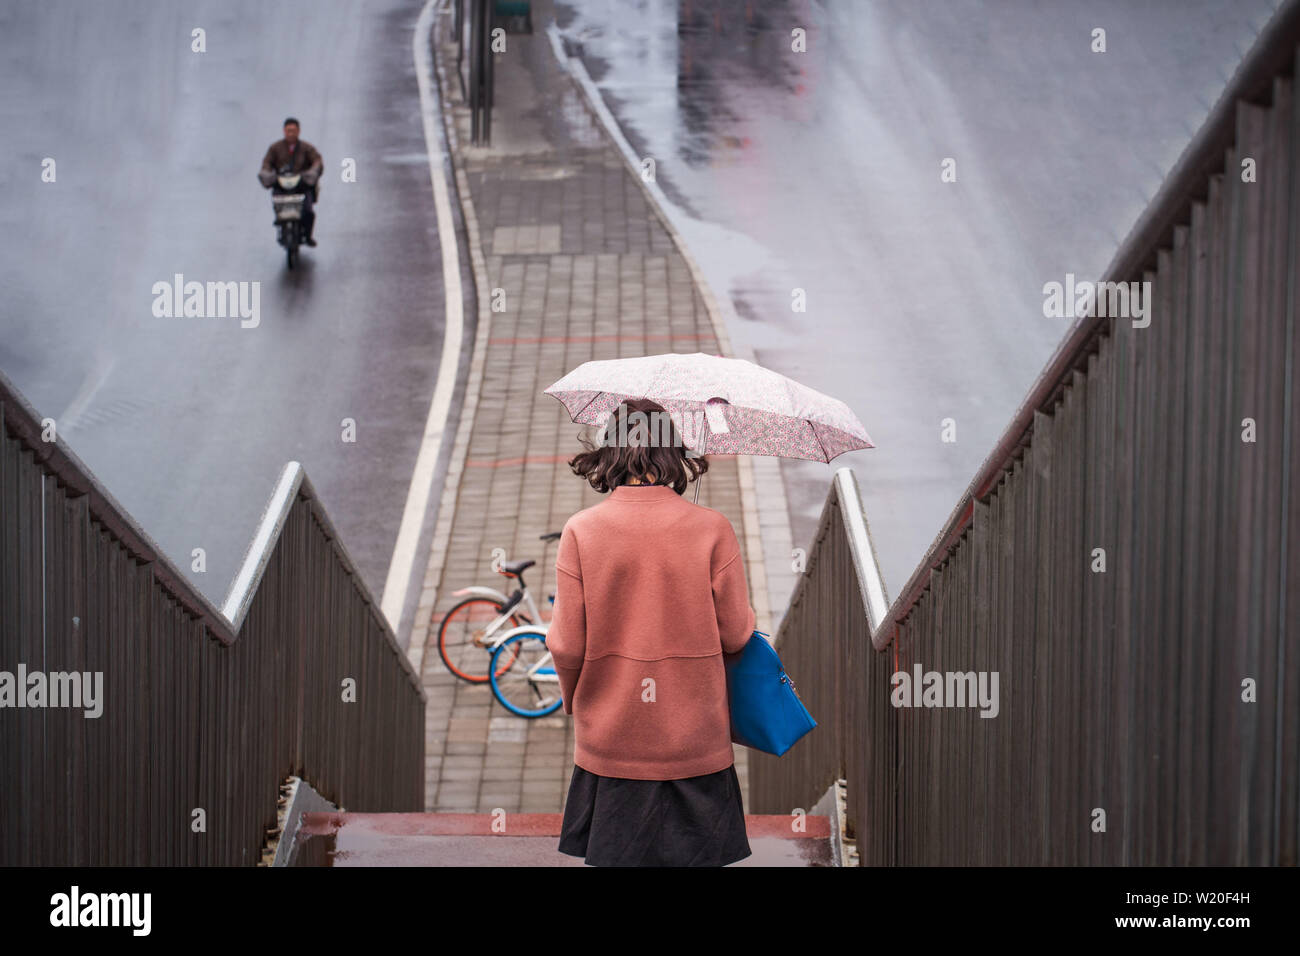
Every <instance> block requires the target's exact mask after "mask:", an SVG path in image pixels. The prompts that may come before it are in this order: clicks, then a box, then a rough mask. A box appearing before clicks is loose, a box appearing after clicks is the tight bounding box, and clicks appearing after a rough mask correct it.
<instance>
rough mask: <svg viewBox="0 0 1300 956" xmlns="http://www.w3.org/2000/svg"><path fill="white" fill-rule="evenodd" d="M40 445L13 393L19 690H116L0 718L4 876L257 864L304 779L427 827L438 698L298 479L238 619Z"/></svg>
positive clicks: (4, 612) (262, 544) (240, 589)
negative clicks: (409, 815) (292, 786)
mask: <svg viewBox="0 0 1300 956" xmlns="http://www.w3.org/2000/svg"><path fill="white" fill-rule="evenodd" d="M42 427H43V425H42V420H41V419H40V418H39V416H38V415H37V414H36V412H35V411H34V410H33V409H32V408H31V407H30V406H29V405H28V404H27V402H26V401H25V400H24V399H23V398H22V396H21V395H19V393H18V392H17V390H16V389H15V388H14V387H13V385H12V384H11V383H10V382H9V380H8V379H7V378H5V377H4V376H3V375H0V671H7V672H9V673H10V674H13V675H15V677H16V675H17V672H18V670H19V668H20V667H22V668H23V669H24V670H25V671H26V672H27V674H29V675H30V674H33V673H34V672H40V674H42V675H44V676H45V677H46V678H47V679H49V681H50V682H49V688H50V689H51V691H52V689H53V687H54V686H55V681H56V680H57V679H56V678H54V677H53V675H56V674H72V673H77V674H89V675H95V674H100V675H102V685H101V686H100V689H99V692H98V694H95V693H94V692H93V687H94V681H95V678H94V677H93V676H92V677H91V679H90V680H89V681H87V682H86V686H85V687H81V688H75V689H78V690H80V691H81V692H82V696H80V697H76V696H75V695H72V696H70V697H65V698H63V699H61V700H60V701H57V702H56V701H54V700H53V699H51V698H48V697H47V698H46V699H45V701H44V703H45V704H46V706H30V707H22V708H19V707H5V708H3V709H0V768H3V773H0V865H27V864H45V865H49V864H53V865H76V866H86V865H104V864H108V865H119V864H180V865H186V864H243V863H247V864H253V863H256V862H257V861H258V859H259V851H260V849H261V847H262V845H263V844H264V843H265V841H266V836H267V831H268V830H269V829H271V828H273V827H274V826H275V821H276V800H277V797H278V794H279V786H280V784H281V782H282V781H283V780H284V779H285V778H286V777H288V776H290V775H297V776H300V777H302V778H304V779H306V780H308V781H309V782H310V783H311V784H312V786H313V787H314V788H315V789H316V790H317V791H319V792H320V793H321V794H322V795H324V796H325V797H326V798H327V799H329V800H330V801H331V802H333V803H336V804H338V805H341V806H346V807H348V808H349V809H356V810H371V811H378V810H418V809H421V808H422V805H423V790H424V759H423V757H424V707H425V696H424V692H423V690H422V689H421V687H420V682H419V680H418V679H417V676H416V675H415V673H414V672H413V671H412V669H411V665H410V664H409V663H408V661H407V659H406V655H405V654H404V653H403V652H402V650H401V648H400V647H399V646H398V645H397V642H396V639H395V638H394V636H393V633H392V631H391V629H390V628H389V626H388V624H387V622H386V621H385V620H384V618H383V617H382V616H381V614H380V613H379V611H378V604H377V602H375V600H374V599H373V597H372V596H371V595H370V593H369V592H368V590H367V588H366V586H365V584H364V582H363V581H362V580H361V578H360V577H359V576H358V575H357V574H356V571H355V569H354V567H353V565H352V563H351V562H350V561H349V559H348V557H347V554H346V552H345V551H344V550H343V547H342V543H341V542H340V541H339V538H338V535H337V533H336V532H335V531H334V529H333V527H332V526H331V525H330V522H329V519H328V517H327V516H326V515H325V512H324V509H323V508H322V507H321V505H320V502H319V500H318V499H317V497H316V494H315V492H314V490H313V489H312V486H311V483H310V482H309V481H308V480H307V476H306V475H305V474H304V472H303V470H302V468H301V466H300V465H299V464H298V463H297V462H290V463H289V464H288V465H286V467H285V469H284V471H283V473H282V475H281V477H280V480H279V482H278V483H277V486H276V490H275V493H274V495H273V496H272V499H271V502H270V504H269V505H268V507H267V509H266V512H265V514H264V516H263V519H262V522H261V526H260V528H259V530H258V533H257V535H256V536H255V538H254V541H253V543H252V545H251V546H250V548H249V551H248V554H247V555H246V557H245V561H244V564H243V567H242V568H241V570H240V572H239V574H238V575H237V576H236V579H235V583H234V585H232V588H231V594H230V597H229V598H228V599H227V601H226V605H225V607H226V613H223V612H222V611H219V610H217V609H216V608H214V607H213V606H212V605H211V604H210V603H209V602H208V601H207V600H206V599H205V598H204V597H203V596H202V595H201V594H200V593H198V592H197V591H196V590H195V589H194V588H193V587H192V586H191V585H190V584H189V582H188V581H187V580H186V579H185V578H184V577H183V575H182V574H181V573H180V572H179V571H177V569H176V568H175V567H174V566H173V565H172V564H171V563H170V562H169V561H168V560H167V558H166V557H165V556H164V555H163V554H162V553H161V552H160V550H159V549H158V547H157V545H155V544H154V543H153V542H152V541H151V540H150V539H149V538H148V536H147V535H146V534H145V533H144V532H143V531H141V530H140V529H139V528H138V527H137V526H136V525H135V524H134V523H133V522H132V520H131V519H130V518H129V517H128V516H127V514H126V512H125V511H124V510H123V509H122V508H121V507H120V506H119V505H118V504H117V502H116V501H114V500H113V498H112V497H111V496H110V495H109V494H108V492H107V491H105V490H104V489H103V488H102V487H101V486H100V485H99V484H98V483H97V482H96V481H95V479H94V477H93V476H92V475H91V474H90V472H89V470H88V469H87V468H86V467H85V465H83V464H82V463H81V461H79V460H78V459H77V458H76V456H75V455H74V454H73V453H72V452H71V451H70V450H69V449H68V447H67V446H66V445H65V444H64V443H63V442H62V440H58V441H45V440H43V436H42ZM227 615H229V616H227ZM63 686H64V688H65V689H67V690H69V691H72V690H74V688H73V686H72V679H71V678H66V679H64V685H63ZM20 690H21V691H22V692H27V691H28V688H20ZM88 690H89V691H90V693H89V694H87V693H86V691H88ZM90 697H96V698H97V702H96V703H95V704H94V706H93V707H90V708H87V707H84V706H83V707H71V706H52V705H53V704H55V703H61V704H66V703H67V702H68V700H69V699H71V700H72V701H73V702H77V701H80V702H81V703H83V704H85V703H88V702H89V698H90ZM26 700H32V701H36V702H40V701H39V699H38V698H25V701H26ZM94 709H99V710H100V713H99V715H98V716H91V714H92V713H93V711H94Z"/></svg>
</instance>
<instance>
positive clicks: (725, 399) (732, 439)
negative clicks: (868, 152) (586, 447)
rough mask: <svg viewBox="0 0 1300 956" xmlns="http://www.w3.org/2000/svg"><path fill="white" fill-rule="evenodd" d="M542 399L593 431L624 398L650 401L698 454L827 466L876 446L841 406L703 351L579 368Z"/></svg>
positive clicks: (747, 365)
mask: <svg viewBox="0 0 1300 956" xmlns="http://www.w3.org/2000/svg"><path fill="white" fill-rule="evenodd" d="M546 394H547V395H553V396H555V397H556V398H557V399H559V400H560V401H561V402H562V403H563V404H564V407H565V408H566V409H567V410H568V412H569V417H570V418H572V419H573V421H574V422H576V423H578V424H584V425H595V426H601V425H603V424H604V423H605V420H606V419H607V418H608V417H609V414H610V412H612V411H613V410H614V409H615V408H617V407H618V404H619V403H620V402H622V401H623V400H624V399H628V398H648V399H650V400H651V401H654V402H658V403H659V404H660V405H662V406H663V407H664V409H665V411H667V412H668V414H669V417H671V418H672V422H673V425H674V427H676V428H677V429H678V431H679V433H680V435H681V439H682V443H683V444H684V445H686V447H687V448H689V449H692V450H693V451H695V452H696V453H698V454H705V453H711V454H718V455H771V456H775V457H778V458H802V459H805V460H807V461H826V462H829V461H830V460H831V459H833V458H835V457H837V456H839V455H842V454H844V453H845V452H848V451H853V450H855V449H858V448H874V447H875V445H874V444H873V443H872V441H871V439H870V438H869V437H868V436H867V431H866V429H865V428H863V426H862V423H861V422H860V421H858V419H857V416H856V415H854V414H853V412H852V411H850V410H849V407H848V406H847V405H845V404H844V403H843V402H841V401H840V400H838V399H835V398H831V397H830V396H828V395H823V394H822V393H821V392H818V391H815V390H814V389H811V388H808V387H807V386H806V385H801V384H799V383H798V382H796V381H794V380H793V379H790V378H787V377H786V376H784V375H781V374H779V373H777V372H773V371H772V370H770V369H766V368H763V367H762V366H761V365H755V364H754V363H753V362H747V361H745V360H744V359H733V358H723V357H722V356H720V355H706V354H704V353H703V352H694V353H691V354H678V353H668V354H665V355H646V356H642V357H640V358H626V359H609V360H606V361H597V362H584V363H583V364H582V365H579V366H578V367H577V368H576V369H574V370H573V371H572V372H570V373H569V374H568V375H566V376H564V378H562V379H560V380H559V381H558V382H556V383H555V384H554V385H552V386H550V387H549V388H548V389H546ZM696 492H697V494H698V487H697V489H696Z"/></svg>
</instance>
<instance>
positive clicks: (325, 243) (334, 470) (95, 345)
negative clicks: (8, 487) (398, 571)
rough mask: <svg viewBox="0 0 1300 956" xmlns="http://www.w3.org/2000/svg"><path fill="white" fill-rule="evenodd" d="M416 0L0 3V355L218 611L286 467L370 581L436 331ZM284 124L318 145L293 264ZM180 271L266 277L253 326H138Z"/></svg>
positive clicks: (428, 378)
mask: <svg viewBox="0 0 1300 956" xmlns="http://www.w3.org/2000/svg"><path fill="white" fill-rule="evenodd" d="M420 6H421V4H419V3H410V2H399V0H389V2H377V0H376V2H369V3H364V4H362V3H343V2H284V0H277V2H275V3H257V2H251V0H248V2H228V0H221V2H208V3H202V2H198V3H195V2H183V3H175V2H144V3H142V2H118V0H114V2H104V3H57V2H39V3H37V2H13V0H5V2H3V3H2V4H0V70H3V73H2V74H0V127H2V128H3V131H4V132H3V136H0V226H2V227H3V236H4V238H3V240H0V241H3V247H2V249H0V369H3V370H4V371H5V373H6V374H7V375H8V376H9V377H10V378H11V379H12V380H13V381H14V382H15V384H16V385H17V386H18V387H19V388H20V389H21V390H22V391H23V392H24V393H25V394H26V396H27V397H28V399H29V400H30V401H31V402H32V403H33V404H34V405H35V406H36V408H37V410H38V411H39V412H40V413H41V414H42V415H48V416H51V417H54V418H55V419H56V421H57V423H58V426H59V429H60V435H61V437H63V438H64V439H66V440H67V441H68V442H69V444H70V445H71V447H72V449H73V451H75V452H76V453H77V454H78V455H79V456H80V457H81V458H82V460H83V461H85V462H86V463H87V464H88V465H89V467H90V468H91V469H92V471H93V472H94V473H95V475H96V476H97V477H98V478H99V480H100V481H101V482H102V483H103V484H104V485H105V486H106V487H107V488H108V490H109V492H110V493H111V494H112V495H114V496H115V497H116V498H117V500H118V501H119V502H120V503H121V504H122V505H123V506H124V507H125V508H126V509H127V510H128V511H129V512H130V513H131V514H132V516H133V517H134V518H135V519H136V521H137V522H138V523H139V524H140V526H141V527H142V528H143V529H144V530H145V531H146V532H147V533H148V534H149V535H150V536H151V537H153V538H154V540H155V541H156V542H157V543H158V544H159V545H160V546H161V547H162V548H163V550H164V551H165V552H166V553H167V554H168V556H169V557H171V558H172V560H173V561H174V562H175V563H176V564H177V565H178V566H179V567H180V568H181V569H182V570H184V571H185V572H186V573H187V574H188V575H189V577H190V579H191V580H192V581H193V582H194V583H195V584H196V585H197V586H198V587H199V589H200V590H202V591H203V593H204V594H205V595H207V597H209V598H210V599H212V600H213V601H214V602H217V603H218V604H219V603H220V602H221V600H222V598H224V596H225V593H226V590H227V588H228V586H229V584H230V581H231V578H232V576H233V575H234V573H235V570H236V567H237V566H238V564H239V562H240V561H241V560H242V558H243V554H244V550H245V548H246V547H247V545H248V542H249V539H250V537H251V536H252V534H253V531H254V528H255V526H256V523H257V521H258V519H259V517H260V515H261V510H262V508H263V507H264V506H265V504H266V501H267V499H268V496H269V495H270V493H271V491H272V488H273V484H274V481H275V479H276V478H277V476H278V475H279V472H280V469H281V467H282V466H283V464H284V463H285V462H286V461H287V460H290V459H297V460H299V461H301V462H303V464H304V466H305V467H306V471H307V474H308V475H309V476H310V478H311V480H312V482H313V484H314V485H315V487H316V489H317V491H318V492H319V493H320V495H321V498H322V499H323V501H324V504H325V506H326V508H327V510H328V512H329V514H330V516H331V518H332V520H333V521H334V524H335V526H336V527H337V528H338V530H339V532H340V534H341V535H342V538H343V541H344V543H345V545H346V547H347V548H348V550H349V552H350V554H351V555H352V557H353V558H354V560H355V561H356V562H357V565H358V566H359V568H360V571H361V574H362V576H363V577H364V579H365V581H366V583H367V584H368V585H369V587H370V589H371V591H372V592H373V593H374V595H375V597H376V598H378V597H379V596H380V595H381V593H382V590H383V587H384V582H385V575H386V574H387V572H388V564H389V560H390V558H391V557H392V553H393V545H394V541H395V539H396V536H397V528H398V524H399V521H400V519H401V515H402V507H403V504H404V502H405V497H406V492H407V487H408V485H409V483H410V481H411V473H412V469H413V467H414V465H415V459H416V454H417V450H418V445H419V442H420V439H421V435H422V430H423V426H424V422H425V417H426V415H427V414H428V412H429V402H430V397H431V395H432V392H433V389H434V385H435V381H434V379H435V377H436V371H437V364H438V359H439V355H440V349H441V342H442V335H443V328H442V321H443V316H442V313H443V288H442V282H441V275H440V265H439V246H438V238H437V234H436V230H435V221H436V219H435V212H434V209H433V200H432V197H431V190H430V180H429V168H428V165H427V162H426V158H425V140H424V131H423V127H422V125H421V120H420V104H419V94H418V88H417V85H416V79H415V66H414V63H413V59H412V51H411V37H412V32H411V31H412V29H413V28H414V25H415V21H416V17H417V15H418V14H419V12H420ZM195 28H202V29H203V30H204V31H206V52H203V53H196V52H193V51H192V50H191V43H192V39H191V37H192V34H191V31H192V30H194V29H195ZM290 114H292V115H295V116H297V117H298V118H299V119H300V120H301V123H302V137H303V139H305V140H307V141H308V142H310V143H312V144H313V145H315V146H316V147H317V149H319V150H320V151H321V153H322V155H323V158H324V161H325V175H324V177H323V179H322V187H321V196H320V205H319V208H318V216H317V222H316V230H315V232H316V238H317V240H318V242H319V245H318V247H317V248H314V249H304V250H303V253H302V256H301V260H302V264H301V268H300V270H299V271H296V272H294V273H289V272H288V271H287V270H286V269H285V265H284V253H283V250H282V249H281V248H280V247H279V246H278V245H277V244H276V243H275V237H274V231H273V229H272V227H271V211H270V200H269V198H268V194H267V193H266V192H265V191H264V190H263V189H261V187H260V186H259V185H258V183H257V180H256V172H257V169H258V166H259V165H260V163H261V158H262V155H263V153H264V152H265V151H266V148H267V146H268V145H269V144H270V143H271V142H272V141H273V140H275V139H278V138H279V137H280V135H281V133H280V128H281V123H282V121H283V119H284V118H285V116H287V115H290ZM45 157H51V158H53V159H54V160H55V161H56V163H57V165H56V167H55V169H56V173H57V180H56V182H54V183H43V182H42V181H41V169H42V167H41V164H42V160H43V159H44V158H45ZM345 157H346V158H352V159H354V160H355V162H356V169H357V174H356V182H355V183H343V182H341V181H340V180H341V176H340V163H341V161H342V160H343V159H344V158H345ZM177 273H180V274H182V275H183V276H184V277H185V280H186V281H191V280H193V281H199V282H204V283H206V282H210V281H236V282H247V283H253V282H256V283H260V321H259V323H258V324H257V326H256V327H255V328H243V327H241V321H240V320H239V319H238V318H198V317H190V318H160V317H155V315H154V312H153V306H154V298H155V297H154V294H153V292H152V291H151V290H152V288H153V286H154V283H156V282H165V283H171V282H172V281H173V276H174V275H175V274H177ZM247 288H249V289H251V286H249V287H247ZM344 419H352V420H354V421H355V422H356V441H355V443H346V442H344V441H343V440H342V437H343V426H342V422H343V420H344ZM195 548H203V549H204V550H205V551H206V558H207V569H206V572H204V573H201V574H200V573H195V572H194V571H192V570H191V558H190V555H191V553H192V551H193V549H195Z"/></svg>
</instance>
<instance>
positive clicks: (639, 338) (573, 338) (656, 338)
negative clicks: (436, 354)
mask: <svg viewBox="0 0 1300 956" xmlns="http://www.w3.org/2000/svg"><path fill="white" fill-rule="evenodd" d="M669 339H707V340H708V341H713V333H712V332H682V333H672V334H667V335H543V336H539V337H537V338H512V337H507V338H490V339H488V345H553V344H556V343H568V342H652V341H653V342H661V341H668V340H669Z"/></svg>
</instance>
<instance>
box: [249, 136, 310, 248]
mask: <svg viewBox="0 0 1300 956" xmlns="http://www.w3.org/2000/svg"><path fill="white" fill-rule="evenodd" d="M324 166H325V164H324V161H323V160H322V159H321V155H320V153H318V152H317V151H316V147H315V146H313V145H312V144H311V143H309V142H307V141H306V140H305V139H299V138H298V121H297V120H296V119H294V118H293V117H292V116H290V117H289V118H288V119H286V120H285V121H284V139H281V140H277V141H276V142H274V143H272V144H271V146H270V148H269V149H267V151H266V155H265V156H264V157H262V169H261V171H260V172H259V173H258V174H257V178H258V180H259V181H260V182H261V183H262V185H263V186H265V187H267V188H268V189H270V188H271V187H272V186H274V185H275V177H276V174H277V173H285V172H288V173H301V174H303V178H302V182H301V184H300V185H299V187H298V189H299V191H300V192H302V193H303V194H304V195H305V197H306V198H305V199H304V200H303V211H302V229H303V232H304V234H305V238H304V239H303V241H304V242H305V243H307V245H309V246H314V245H316V240H315V239H313V238H312V227H314V226H315V225H316V212H315V210H314V209H312V204H313V202H314V201H315V200H316V199H318V198H319V196H320V192H319V190H320V174H321V170H322V169H324Z"/></svg>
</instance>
